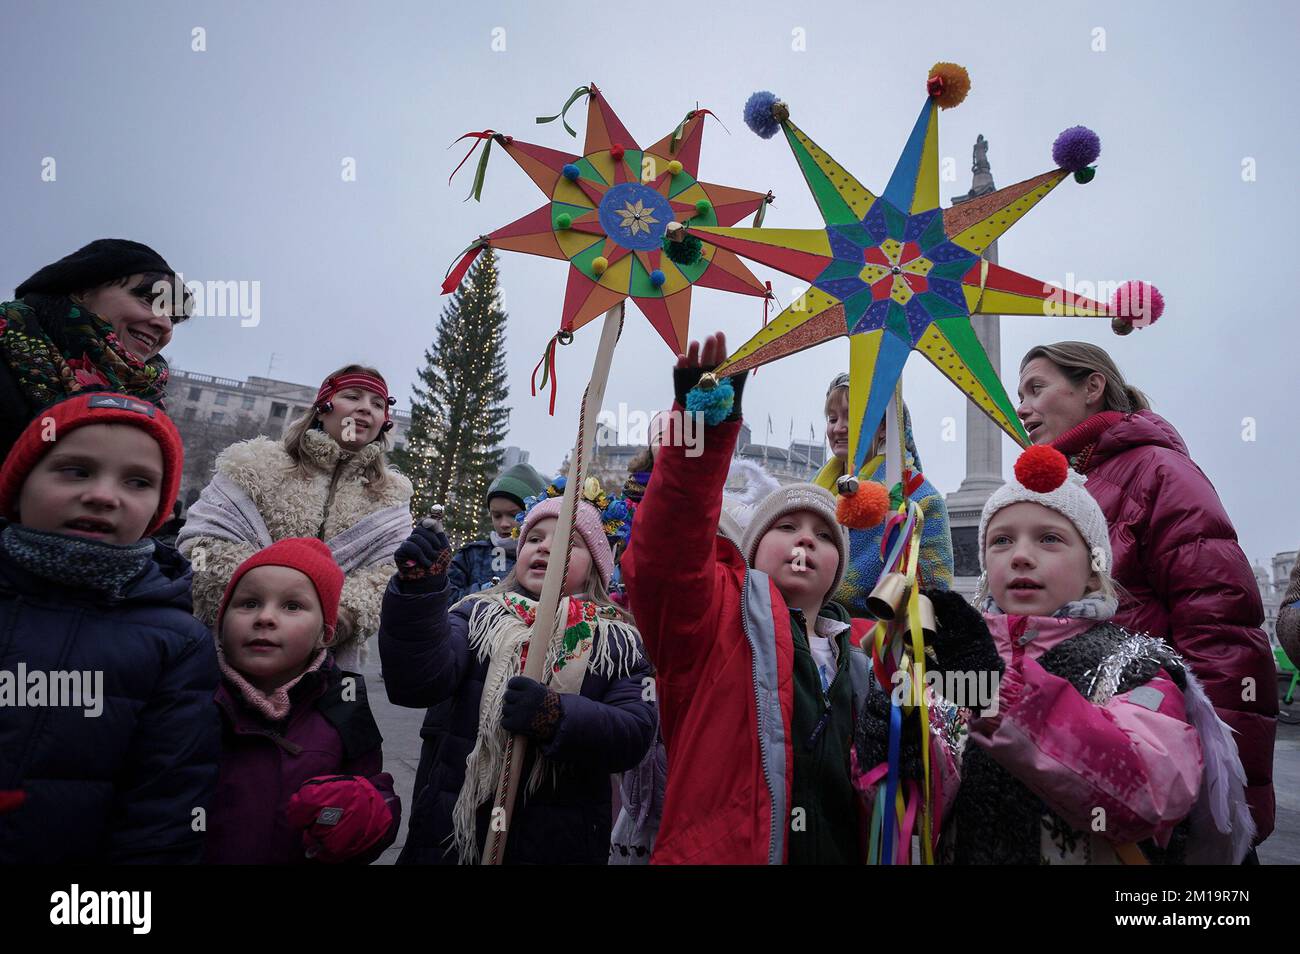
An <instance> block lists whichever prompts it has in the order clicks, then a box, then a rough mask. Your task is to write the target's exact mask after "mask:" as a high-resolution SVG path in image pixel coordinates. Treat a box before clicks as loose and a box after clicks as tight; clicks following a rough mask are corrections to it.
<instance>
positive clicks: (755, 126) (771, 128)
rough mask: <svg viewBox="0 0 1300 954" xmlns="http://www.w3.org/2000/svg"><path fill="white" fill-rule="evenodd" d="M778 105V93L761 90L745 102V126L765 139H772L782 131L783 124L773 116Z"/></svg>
mask: <svg viewBox="0 0 1300 954" xmlns="http://www.w3.org/2000/svg"><path fill="white" fill-rule="evenodd" d="M776 103H777V95H776V93H772V92H769V91H767V90H759V91H758V92H757V93H755V94H754V95H753V96H751V97H749V99H747V100H746V101H745V125H746V126H748V127H749V128H750V129H752V130H753V131H754V132H755V133H756V134H757V135H759V136H761V137H762V138H764V139H771V138H772V137H773V136H775V135H776V134H777V132H778V131H779V130H780V129H781V124H780V123H779V122H777V119H776V117H775V116H773V115H772V107H773V106H774V105H775V104H776Z"/></svg>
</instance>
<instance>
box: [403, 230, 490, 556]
mask: <svg viewBox="0 0 1300 954" xmlns="http://www.w3.org/2000/svg"><path fill="white" fill-rule="evenodd" d="M505 325H506V313H505V311H503V310H502V308H501V300H500V294H499V285H498V281H497V263H496V256H495V254H494V253H493V251H492V250H491V249H487V250H486V251H484V253H483V255H482V256H481V257H480V258H479V259H478V261H477V262H475V263H474V265H473V267H472V268H471V269H470V271H469V274H468V276H466V279H465V281H464V282H462V283H461V286H460V287H459V288H458V289H457V290H456V291H455V292H454V293H453V294H452V296H451V299H450V301H449V302H448V303H447V305H446V306H445V307H444V308H443V310H442V316H441V317H440V318H439V319H438V331H437V336H436V337H435V338H434V342H433V348H432V350H427V351H425V353H424V368H423V370H421V371H420V384H418V385H416V387H415V389H414V390H415V400H414V401H413V402H412V406H411V428H410V431H409V432H408V434H407V441H406V447H405V448H404V449H403V450H401V451H395V452H394V453H393V455H392V456H393V463H394V464H395V465H396V466H397V467H398V469H399V470H401V471H402V473H404V474H406V476H407V477H409V478H410V479H411V483H412V484H414V486H415V494H414V496H413V497H412V498H411V513H412V514H414V515H415V517H416V518H417V519H418V518H419V517H422V516H424V515H425V514H427V513H428V512H429V510H430V508H432V507H433V505H435V504H441V505H442V506H443V507H445V508H446V516H445V518H444V524H445V526H446V530H447V536H448V537H449V538H450V540H451V543H452V545H453V546H456V547H459V546H461V545H463V544H464V543H466V542H468V541H470V540H474V539H478V538H479V537H483V536H486V535H487V533H488V531H489V530H490V529H491V524H490V521H489V520H488V516H487V508H486V507H485V506H484V503H483V497H484V495H485V494H486V493H487V489H488V485H489V484H490V483H491V482H492V480H493V478H495V477H496V475H497V473H498V471H499V470H500V469H501V457H502V450H501V443H502V441H503V440H504V438H505V434H506V421H507V418H508V416H509V411H508V410H507V408H506V404H505V400H506V397H507V395H508V394H509V393H510V392H509V388H508V387H507V386H506V366H505V354H504V348H505Z"/></svg>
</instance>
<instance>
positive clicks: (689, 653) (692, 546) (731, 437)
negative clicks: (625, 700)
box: [622, 334, 744, 679]
mask: <svg viewBox="0 0 1300 954" xmlns="http://www.w3.org/2000/svg"><path fill="white" fill-rule="evenodd" d="M725 357H726V339H725V337H724V336H723V335H721V334H716V335H713V336H712V337H710V338H708V339H707V340H706V341H705V343H704V346H703V348H701V347H700V344H699V342H691V346H690V349H689V351H688V352H687V353H686V354H684V355H679V356H678V359H677V365H676V368H675V370H674V373H673V379H674V386H675V390H676V397H677V400H676V403H675V404H674V405H673V412H672V414H671V415H670V421H669V426H668V428H667V430H666V432H665V434H664V441H663V444H662V445H661V446H660V448H659V451H658V454H657V456H656V458H655V464H654V468H653V470H652V471H651V474H650V483H649V485H648V486H647V487H646V492H645V497H644V498H643V499H642V501H641V503H640V505H639V506H638V507H637V512H636V517H635V519H634V520H633V521H632V538H631V541H630V542H629V544H628V549H627V552H626V553H625V554H624V555H623V564H622V568H623V577H624V579H625V580H626V581H627V591H628V597H629V599H630V601H631V604H632V610H633V613H634V614H635V615H636V620H637V627H638V629H640V631H641V635H642V638H643V639H644V640H645V645H646V649H647V651H648V652H649V653H650V658H651V659H652V660H654V663H655V667H656V669H658V671H659V674H660V676H661V677H662V678H668V679H671V678H673V677H674V676H679V675H682V674H685V673H688V672H690V671H691V669H692V663H693V662H694V661H695V660H696V659H698V658H699V657H700V656H702V655H703V653H704V652H706V651H707V649H708V647H709V646H711V645H712V644H713V642H714V636H715V633H716V627H717V615H718V609H719V607H718V603H717V598H718V597H717V594H716V593H715V588H716V587H717V586H718V585H719V583H718V576H719V573H720V570H719V567H718V564H717V560H716V557H715V547H716V535H717V529H718V516H719V514H720V513H721V511H722V488H723V485H724V484H725V483H726V480H727V468H728V466H729V465H730V463H731V456H732V452H733V450H734V449H735V445H736V437H737V435H738V434H739V432H740V395H741V391H742V389H743V386H744V375H743V374H742V375H737V376H735V377H733V378H732V379H731V382H732V387H733V388H734V389H735V403H734V405H733V407H732V410H731V413H730V414H729V415H728V416H727V418H726V419H725V420H723V421H722V422H721V423H719V424H717V425H714V426H711V427H710V426H698V427H697V426H695V425H696V424H697V423H698V422H699V421H700V420H701V418H700V417H698V416H697V417H696V418H694V419H693V420H692V421H690V422H689V423H690V425H691V428H690V430H687V428H686V426H685V425H686V423H687V422H686V421H685V416H686V395H687V393H688V392H689V391H690V390H691V388H693V387H694V386H695V384H696V383H697V382H698V381H699V379H700V377H701V376H702V375H703V374H704V372H705V371H706V370H707V369H709V368H713V367H716V366H717V365H718V364H720V363H721V362H722V360H723V359H724V358H725ZM687 436H690V437H691V438H692V440H691V441H690V443H689V444H688V442H687V440H686V438H687Z"/></svg>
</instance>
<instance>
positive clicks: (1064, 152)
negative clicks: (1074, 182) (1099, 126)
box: [1052, 126, 1101, 172]
mask: <svg viewBox="0 0 1300 954" xmlns="http://www.w3.org/2000/svg"><path fill="white" fill-rule="evenodd" d="M1100 155H1101V139H1100V138H1099V137H1098V136H1097V134H1096V133H1095V132H1093V131H1092V130H1091V129H1089V128H1088V127H1087V126H1071V127H1070V128H1069V129H1067V130H1065V132H1063V133H1061V135H1059V136H1057V137H1056V142H1054V143H1052V161H1053V162H1055V163H1056V165H1057V167H1058V168H1061V169H1064V170H1065V171H1066V172H1078V171H1079V170H1080V169H1086V168H1087V167H1088V166H1090V165H1092V164H1093V163H1094V162H1096V161H1097V157H1098V156H1100Z"/></svg>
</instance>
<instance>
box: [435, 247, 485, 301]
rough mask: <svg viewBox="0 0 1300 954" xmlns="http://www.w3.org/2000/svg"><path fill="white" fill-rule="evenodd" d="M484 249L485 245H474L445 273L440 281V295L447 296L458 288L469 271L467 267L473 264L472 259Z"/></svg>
mask: <svg viewBox="0 0 1300 954" xmlns="http://www.w3.org/2000/svg"><path fill="white" fill-rule="evenodd" d="M485 248H487V245H486V243H484V244H481V245H475V246H474V247H473V248H472V249H470V250H469V251H468V252H466V253H465V254H464V255H463V256H461V260H460V261H459V262H457V263H456V265H455V266H454V267H453V268H452V270H451V271H449V272H448V273H447V277H446V278H444V279H443V281H442V293H443V294H444V295H449V294H451V293H452V292H454V291H455V290H456V289H457V288H459V287H460V282H461V279H463V278H464V277H465V273H466V272H468V271H469V267H470V265H472V264H473V263H474V259H476V258H478V257H479V255H480V254H481V253H482V252H483V249H485Z"/></svg>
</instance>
